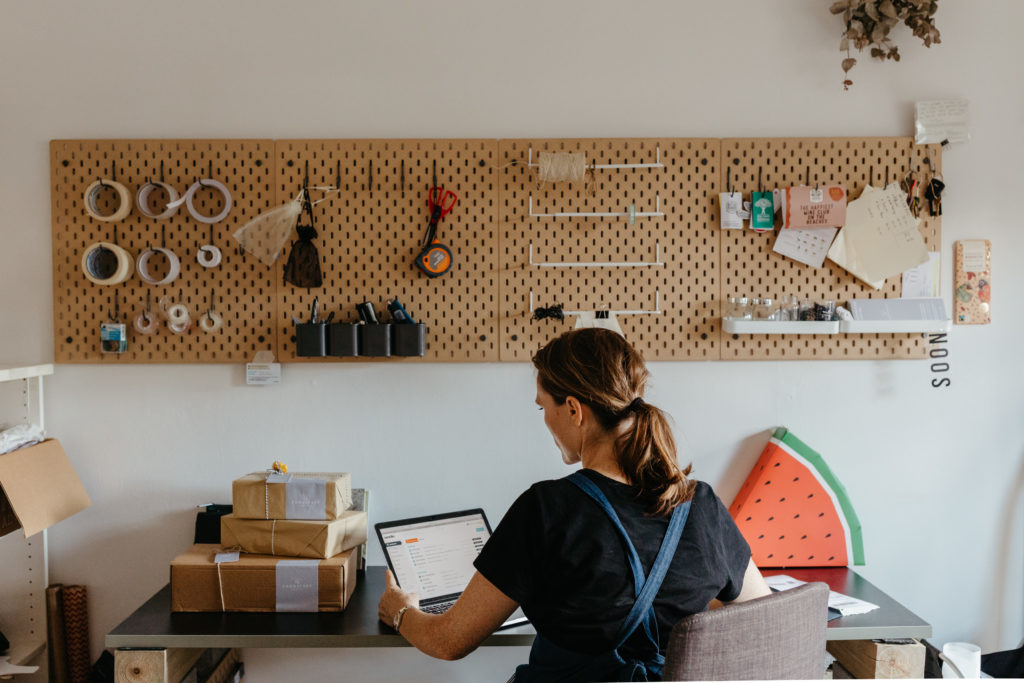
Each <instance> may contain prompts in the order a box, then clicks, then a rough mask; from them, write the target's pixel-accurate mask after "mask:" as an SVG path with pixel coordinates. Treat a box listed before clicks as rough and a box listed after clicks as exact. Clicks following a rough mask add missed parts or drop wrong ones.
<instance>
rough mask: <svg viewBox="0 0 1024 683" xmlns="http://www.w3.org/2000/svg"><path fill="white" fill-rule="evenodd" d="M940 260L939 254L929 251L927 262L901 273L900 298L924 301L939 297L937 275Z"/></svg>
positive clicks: (938, 273)
mask: <svg viewBox="0 0 1024 683" xmlns="http://www.w3.org/2000/svg"><path fill="white" fill-rule="evenodd" d="M940 272H941V260H940V255H939V252H937V251H929V252H928V261H926V262H925V263H922V264H921V265H919V266H915V267H913V268H911V269H910V270H905V271H903V289H902V290H900V296H901V297H903V298H904V299H925V298H934V297H938V296H940V293H939V275H940Z"/></svg>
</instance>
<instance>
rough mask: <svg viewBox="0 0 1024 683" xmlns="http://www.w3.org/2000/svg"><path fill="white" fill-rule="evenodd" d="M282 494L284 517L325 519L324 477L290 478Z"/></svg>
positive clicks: (325, 492) (325, 496)
mask: <svg viewBox="0 0 1024 683" xmlns="http://www.w3.org/2000/svg"><path fill="white" fill-rule="evenodd" d="M284 496H285V498H284V504H285V507H284V517H285V519H327V480H326V479H292V480H291V481H289V482H288V483H286V484H285V485H284Z"/></svg>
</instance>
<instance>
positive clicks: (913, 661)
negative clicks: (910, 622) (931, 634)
mask: <svg viewBox="0 0 1024 683" xmlns="http://www.w3.org/2000/svg"><path fill="white" fill-rule="evenodd" d="M826 649H827V650H828V652H829V654H830V655H832V656H833V657H835V658H836V661H838V662H839V663H840V664H842V665H843V667H844V668H845V669H847V670H848V671H849V672H850V673H851V674H853V676H854V677H855V678H924V654H925V653H924V645H922V644H921V643H919V642H917V641H916V640H913V639H911V638H902V639H898V640H889V641H885V640H830V641H828V643H826Z"/></svg>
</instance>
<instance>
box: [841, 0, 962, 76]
mask: <svg viewBox="0 0 1024 683" xmlns="http://www.w3.org/2000/svg"><path fill="white" fill-rule="evenodd" d="M938 6H939V2H938V0H837V2H833V3H832V6H831V7H830V8H829V10H830V11H831V12H832V14H842V15H843V20H844V21H845V22H846V30H845V31H843V34H842V38H841V39H840V41H839V49H840V50H841V51H845V52H846V59H844V60H843V73H844V77H843V90H849V89H850V86H851V85H853V81H851V80H850V74H849V72H850V69H852V68H853V66H854V65H855V64H856V63H857V60H856V59H854V58H853V57H851V56H850V45H851V44H852V45H853V47H855V48H857V49H858V50H863V49H864V48H866V47H868V46H871V56H872V57H876V58H878V59H880V60H882V61H883V62H884V61H885V60H887V59H892V60H895V61H897V62H898V61H900V49H899V48H898V47H897V46H896V45H894V44H893V43H892V41H891V40H890V39H889V31H891V30H892V28H893V27H894V26H896V24H898V23H900V22H901V21H902V22H903V23H904V24H906V25H907V26H909V27H910V29H911V30H912V31H913V32H914V35H915V36H917V37H918V38H920V39H921V41H922V42H923V43H924V46H925V47H931V45H932V43H941V42H942V41H941V40H940V39H939V29H937V28H935V18H934V17H935V12H936V11H937V10H938Z"/></svg>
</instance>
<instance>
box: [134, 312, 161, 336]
mask: <svg viewBox="0 0 1024 683" xmlns="http://www.w3.org/2000/svg"><path fill="white" fill-rule="evenodd" d="M156 326H157V321H156V317H155V316H152V315H149V314H147V313H139V314H138V315H137V316H136V317H135V331H136V332H138V333H139V334H153V333H155V332H156Z"/></svg>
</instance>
